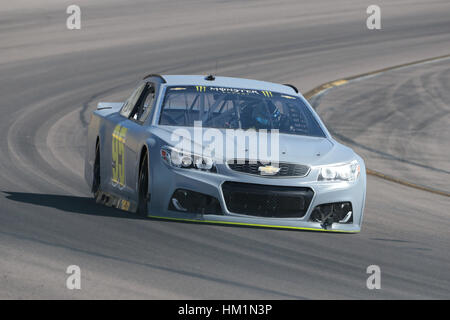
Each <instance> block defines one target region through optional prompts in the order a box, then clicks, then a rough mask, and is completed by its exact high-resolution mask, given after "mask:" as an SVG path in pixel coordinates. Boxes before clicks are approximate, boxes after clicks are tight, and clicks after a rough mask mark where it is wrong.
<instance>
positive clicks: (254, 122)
mask: <svg viewBox="0 0 450 320" xmlns="http://www.w3.org/2000/svg"><path fill="white" fill-rule="evenodd" d="M85 178H86V181H87V183H88V185H89V187H90V188H91V190H92V193H93V194H94V197H95V199H96V201H97V202H98V203H101V204H104V205H107V206H112V207H116V208H119V209H122V210H126V211H130V212H135V213H137V214H139V215H142V216H144V217H151V218H161V219H169V220H178V221H189V222H204V223H219V224H227V225H230V224H231V225H241V226H256V227H274V228H286V229H300V230H315V231H332V232H350V233H354V232H359V231H360V230H361V224H362V220H363V212H364V204H365V196H366V169H365V165H364V161H363V159H362V158H361V157H360V156H358V155H357V154H356V153H355V152H354V151H353V150H352V149H350V148H348V147H346V146H344V145H342V144H340V143H338V142H337V141H336V140H334V139H333V138H332V137H331V135H330V133H329V132H328V131H327V129H326V127H325V125H324V124H323V122H322V121H321V120H320V118H319V116H318V115H317V113H316V112H315V111H314V109H313V108H312V107H311V106H310V104H309V103H308V101H307V100H306V99H305V98H304V97H303V96H302V95H301V94H300V93H299V92H298V90H297V89H296V88H295V87H294V86H292V85H284V84H276V83H271V82H264V81H257V80H248V79H241V78H231V77H219V76H213V75H209V76H201V75H156V74H151V75H148V76H146V77H145V78H144V79H143V80H142V81H141V82H140V83H139V84H138V86H137V87H136V89H135V90H134V91H133V92H132V94H131V95H130V97H129V98H128V99H127V100H126V101H125V102H120V103H116V102H114V103H113V102H100V103H99V104H98V106H97V109H96V110H95V111H94V112H93V113H92V115H91V119H90V123H89V127H88V134H87V152H86V161H85Z"/></svg>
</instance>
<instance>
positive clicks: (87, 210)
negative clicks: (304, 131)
mask: <svg viewBox="0 0 450 320" xmlns="http://www.w3.org/2000/svg"><path fill="white" fill-rule="evenodd" d="M0 192H2V193H4V194H6V199H8V200H12V201H16V202H22V203H27V204H32V205H37V206H44V207H49V208H55V209H58V210H61V211H65V212H72V213H78V214H86V215H94V216H105V217H113V218H125V219H136V220H152V221H159V222H164V223H173V224H178V223H181V224H197V225H203V226H216V227H222V228H244V229H265V230H267V229H271V230H280V231H286V232H306V233H307V232H311V233H317V232H321V233H322V231H316V230H296V229H286V228H277V227H270V228H268V227H264V226H248V225H237V224H233V225H227V224H221V223H211V222H203V221H198V222H197V221H181V220H170V219H169V220H168V219H164V218H163V219H160V218H154V217H141V216H139V215H137V214H135V213H132V212H126V211H122V210H119V209H115V208H112V207H106V206H104V205H100V204H97V203H96V202H95V200H94V199H93V198H91V197H77V196H65V195H56V194H40V193H27V192H12V191H0ZM326 233H327V234H343V233H339V232H333V231H328V232H326ZM345 234H349V233H345ZM356 234H357V233H356Z"/></svg>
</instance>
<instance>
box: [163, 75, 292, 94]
mask: <svg viewBox="0 0 450 320" xmlns="http://www.w3.org/2000/svg"><path fill="white" fill-rule="evenodd" d="M161 77H162V78H164V80H165V81H166V83H165V84H166V85H168V86H190V85H199V86H212V87H225V88H241V89H254V90H268V91H274V92H279V93H285V94H291V95H292V94H294V95H295V94H296V92H295V91H294V89H293V88H291V87H289V86H287V85H283V84H278V83H273V82H267V81H259V80H250V79H244V78H232V77H219V76H217V77H215V79H214V80H206V79H205V78H206V76H204V75H162V76H161Z"/></svg>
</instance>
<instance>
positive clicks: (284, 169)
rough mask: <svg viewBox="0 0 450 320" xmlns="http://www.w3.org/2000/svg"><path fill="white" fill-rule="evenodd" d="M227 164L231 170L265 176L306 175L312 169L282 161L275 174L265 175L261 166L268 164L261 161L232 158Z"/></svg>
mask: <svg viewBox="0 0 450 320" xmlns="http://www.w3.org/2000/svg"><path fill="white" fill-rule="evenodd" d="M227 164H228V167H229V168H230V169H231V170H234V171H238V172H242V173H248V174H253V175H257V176H264V177H304V176H306V175H307V174H308V173H309V169H310V168H309V166H305V165H301V164H295V163H286V162H280V163H278V165H277V167H279V168H280V171H278V172H277V173H276V174H273V175H263V174H261V171H259V167H264V166H265V165H266V164H263V163H261V162H259V161H257V162H251V163H250V162H249V161H248V160H245V162H244V161H237V160H230V161H228V162H227Z"/></svg>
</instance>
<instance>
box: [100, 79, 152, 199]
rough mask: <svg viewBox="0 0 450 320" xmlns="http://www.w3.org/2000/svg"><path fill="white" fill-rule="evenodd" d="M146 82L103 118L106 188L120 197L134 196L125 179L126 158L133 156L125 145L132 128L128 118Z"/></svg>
mask: <svg viewBox="0 0 450 320" xmlns="http://www.w3.org/2000/svg"><path fill="white" fill-rule="evenodd" d="M145 88H146V84H145V83H143V84H140V85H139V86H138V87H137V88H136V89H135V90H134V91H133V93H132V94H131V96H130V97H129V98H128V99H127V101H126V102H125V103H124V105H123V106H122V109H121V110H120V112H118V113H114V114H112V115H110V116H108V117H107V119H105V120H106V121H105V128H104V136H105V142H104V144H105V146H106V149H105V155H106V157H103V158H104V160H103V161H105V162H106V163H105V165H106V169H107V173H108V174H107V176H108V177H110V179H109V182H108V184H107V186H105V187H106V188H105V189H106V190H105V191H109V192H110V193H112V194H115V195H117V196H119V197H121V198H128V199H129V198H131V197H133V196H134V186H133V185H132V184H130V183H129V181H127V180H128V179H127V178H128V175H129V174H130V173H129V172H127V171H129V169H127V160H128V162H130V161H129V158H130V157H131V158H133V157H134V155H133V149H131V150H130V148H129V147H128V146H127V139H129V130H130V129H133V128H132V127H131V125H130V123H129V122H130V120H129V119H128V118H129V117H130V115H131V113H132V112H133V110H134V107H135V106H136V105H137V102H138V101H139V99H140V97H141V96H142V94H143V92H144V90H145Z"/></svg>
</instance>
